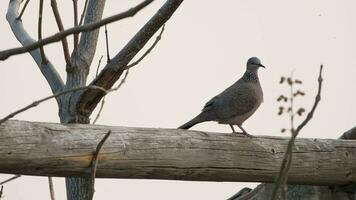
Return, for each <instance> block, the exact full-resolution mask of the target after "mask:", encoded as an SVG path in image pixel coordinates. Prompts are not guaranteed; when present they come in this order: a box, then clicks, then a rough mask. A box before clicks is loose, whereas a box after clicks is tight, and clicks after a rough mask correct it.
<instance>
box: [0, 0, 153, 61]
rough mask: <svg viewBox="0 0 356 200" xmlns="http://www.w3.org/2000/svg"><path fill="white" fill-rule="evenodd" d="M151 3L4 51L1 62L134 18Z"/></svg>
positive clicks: (0, 58)
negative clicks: (73, 36)
mask: <svg viewBox="0 0 356 200" xmlns="http://www.w3.org/2000/svg"><path fill="white" fill-rule="evenodd" d="M151 2H153V0H145V1H144V2H142V3H140V4H138V5H137V6H135V7H133V8H131V9H129V10H127V11H125V12H122V13H119V14H116V15H113V16H111V17H107V18H105V19H102V20H100V21H97V22H93V23H90V24H85V25H81V26H77V27H73V28H70V29H67V30H64V31H62V32H59V33H56V34H54V35H52V36H49V37H47V38H44V39H41V40H39V41H37V42H34V43H32V44H29V45H26V46H23V47H17V48H13V49H8V50H4V51H0V60H6V59H7V58H9V57H10V56H13V55H18V54H21V53H26V52H29V51H32V50H34V49H37V48H39V47H41V46H44V45H47V44H49V43H53V42H57V41H60V40H62V38H63V37H66V36H68V35H71V34H75V33H80V32H88V31H92V30H95V29H97V28H99V27H101V26H104V25H105V24H109V23H112V22H115V21H118V20H121V19H124V18H127V17H132V16H134V15H135V14H136V13H137V12H138V11H140V10H142V9H143V8H145V7H146V6H147V5H149V4H150V3H151Z"/></svg>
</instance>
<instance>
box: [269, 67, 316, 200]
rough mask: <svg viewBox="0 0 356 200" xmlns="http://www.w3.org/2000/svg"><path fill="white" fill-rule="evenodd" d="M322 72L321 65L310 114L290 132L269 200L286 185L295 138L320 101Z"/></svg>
mask: <svg viewBox="0 0 356 200" xmlns="http://www.w3.org/2000/svg"><path fill="white" fill-rule="evenodd" d="M322 71H323V65H321V66H320V71H319V77H318V92H317V95H316V97H315V101H314V104H313V107H312V109H311V110H310V112H309V113H308V115H307V117H306V118H305V119H304V120H303V122H302V123H301V124H300V125H299V126H298V127H297V128H296V130H293V129H292V130H291V131H292V137H291V139H290V140H289V141H288V146H287V150H286V152H285V154H284V157H283V161H282V165H281V169H280V171H279V175H278V178H277V180H276V183H275V186H274V189H273V192H272V195H271V200H276V199H277V197H278V192H279V190H280V189H281V188H282V189H283V188H284V187H285V185H286V183H287V179H288V172H289V169H290V165H291V163H292V155H293V147H294V141H295V139H296V137H297V136H298V134H299V132H300V130H302V128H303V127H304V126H305V125H306V124H307V123H308V122H309V121H310V120H311V119H312V118H313V115H314V112H315V109H316V107H317V106H318V103H319V101H320V99H321V96H320V94H321V86H322V81H323V78H322Z"/></svg>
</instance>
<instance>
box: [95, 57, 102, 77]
mask: <svg viewBox="0 0 356 200" xmlns="http://www.w3.org/2000/svg"><path fill="white" fill-rule="evenodd" d="M102 59H103V56H101V57H100V59H99V62H98V65H97V67H96V73H95V77H97V76H98V74H99V68H100V64H101V60H102Z"/></svg>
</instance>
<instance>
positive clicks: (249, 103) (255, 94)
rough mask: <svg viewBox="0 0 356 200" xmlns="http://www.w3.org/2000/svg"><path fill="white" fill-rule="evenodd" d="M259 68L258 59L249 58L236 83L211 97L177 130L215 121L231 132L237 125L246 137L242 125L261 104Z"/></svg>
mask: <svg viewBox="0 0 356 200" xmlns="http://www.w3.org/2000/svg"><path fill="white" fill-rule="evenodd" d="M260 67H264V66H263V65H262V64H261V61H260V60H259V59H258V58H256V57H252V58H250V59H249V60H248V61H247V67H246V72H245V73H244V75H243V76H242V77H241V78H240V79H239V80H238V81H237V82H235V83H234V84H233V85H231V86H230V87H228V88H227V89H225V90H224V91H223V92H221V93H220V94H218V95H217V96H215V97H213V98H212V99H211V100H210V101H208V102H207V103H206V104H205V106H204V108H203V110H202V112H201V113H200V114H199V115H198V116H196V117H195V118H193V119H192V120H190V121H189V122H187V123H185V124H183V125H182V126H180V127H179V128H180V129H189V128H191V127H192V126H194V125H196V124H198V123H201V122H205V121H217V122H218V123H220V124H228V125H230V127H231V129H232V130H233V132H235V130H234V128H233V125H237V126H238V127H239V128H240V129H241V130H242V131H243V133H244V134H246V135H247V132H246V131H245V130H244V129H243V128H242V124H243V122H244V121H245V120H246V119H248V118H249V117H250V116H251V115H252V114H253V113H254V112H255V111H256V110H257V108H258V107H259V106H260V105H261V103H262V102H263V92H262V88H261V85H260V81H259V79H258V69H259V68H260Z"/></svg>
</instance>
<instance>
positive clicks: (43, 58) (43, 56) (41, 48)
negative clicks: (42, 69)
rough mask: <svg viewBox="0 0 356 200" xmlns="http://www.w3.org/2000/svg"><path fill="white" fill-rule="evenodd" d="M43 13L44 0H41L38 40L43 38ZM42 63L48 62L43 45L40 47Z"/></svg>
mask: <svg viewBox="0 0 356 200" xmlns="http://www.w3.org/2000/svg"><path fill="white" fill-rule="evenodd" d="M42 13H43V0H40V9H39V13H38V40H41V39H42ZM40 52H41V58H42V64H44V65H45V64H47V59H46V55H45V53H44V50H43V46H41V47H40Z"/></svg>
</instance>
